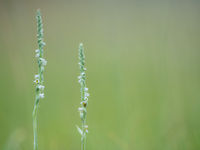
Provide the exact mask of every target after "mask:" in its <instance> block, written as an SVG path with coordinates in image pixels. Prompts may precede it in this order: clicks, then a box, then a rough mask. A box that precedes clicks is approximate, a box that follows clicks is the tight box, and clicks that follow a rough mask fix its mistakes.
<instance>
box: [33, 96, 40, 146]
mask: <svg viewBox="0 0 200 150" xmlns="http://www.w3.org/2000/svg"><path fill="white" fill-rule="evenodd" d="M38 104H39V99H36V100H35V105H34V108H33V135H34V148H33V149H34V150H38V137H37V113H38Z"/></svg>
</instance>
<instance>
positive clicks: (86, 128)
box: [84, 125, 88, 133]
mask: <svg viewBox="0 0 200 150" xmlns="http://www.w3.org/2000/svg"><path fill="white" fill-rule="evenodd" d="M84 129H85V132H86V133H88V125H85V126H84Z"/></svg>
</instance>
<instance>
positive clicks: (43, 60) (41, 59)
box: [40, 58, 47, 66]
mask: <svg viewBox="0 0 200 150" xmlns="http://www.w3.org/2000/svg"><path fill="white" fill-rule="evenodd" d="M40 61H41V63H42V65H43V66H46V65H47V61H46V60H45V59H44V58H40Z"/></svg>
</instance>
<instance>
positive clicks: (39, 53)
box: [33, 10, 47, 150]
mask: <svg viewBox="0 0 200 150" xmlns="http://www.w3.org/2000/svg"><path fill="white" fill-rule="evenodd" d="M36 18H37V43H38V49H37V50H35V52H36V55H35V57H36V58H37V63H38V74H36V75H35V81H34V82H35V84H36V90H35V91H36V94H35V104H34V108H33V136H34V147H33V149H34V150H38V133H37V132H38V121H37V120H38V108H39V102H40V99H42V98H44V85H43V82H44V77H43V72H44V66H45V65H46V64H47V61H46V60H45V59H44V58H43V47H44V45H45V43H44V42H43V24H42V17H41V14H40V11H39V10H38V11H37V16H36Z"/></svg>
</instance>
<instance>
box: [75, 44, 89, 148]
mask: <svg viewBox="0 0 200 150" xmlns="http://www.w3.org/2000/svg"><path fill="white" fill-rule="evenodd" d="M79 65H80V76H79V77H78V79H79V83H80V85H81V88H80V92H81V107H79V108H78V111H79V112H80V118H81V121H82V127H81V129H80V128H79V127H78V126H77V129H78V131H79V133H80V134H81V150H86V134H87V133H88V125H87V124H86V115H87V110H86V108H87V106H88V96H89V93H88V88H87V87H86V81H85V80H86V75H85V71H86V68H85V67H84V65H85V56H84V49H83V44H82V43H81V44H80V46H79Z"/></svg>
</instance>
